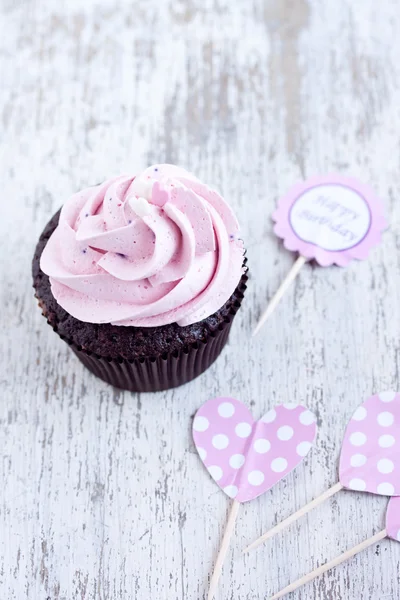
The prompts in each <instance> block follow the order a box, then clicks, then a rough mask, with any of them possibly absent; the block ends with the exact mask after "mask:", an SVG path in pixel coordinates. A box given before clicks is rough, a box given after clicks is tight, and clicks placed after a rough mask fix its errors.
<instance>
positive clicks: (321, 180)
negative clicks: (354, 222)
mask: <svg viewBox="0 0 400 600" xmlns="http://www.w3.org/2000/svg"><path fill="white" fill-rule="evenodd" d="M327 185H329V186H338V188H339V187H341V188H347V190H349V191H350V192H353V193H356V194H357V196H359V197H360V198H361V200H362V201H363V202H364V203H365V204H366V205H367V208H368V211H369V225H368V226H367V229H366V232H365V234H364V235H363V237H362V239H361V240H360V241H358V242H357V243H355V244H354V245H353V246H351V247H347V248H344V249H341V250H327V249H325V248H323V247H321V246H320V245H317V244H316V243H315V242H311V241H307V240H305V239H302V238H301V237H299V235H298V233H296V231H295V230H294V228H293V226H292V224H291V211H292V209H293V207H294V205H295V204H296V203H297V202H298V201H299V199H300V198H301V197H304V195H305V194H306V193H307V192H308V191H311V190H312V189H313V188H316V187H320V186H327ZM333 200H334V203H336V202H340V200H343V196H341V197H338V198H336V197H334V198H333ZM342 206H343V208H344V210H346V207H345V206H344V205H343V203H342ZM349 210H350V209H349ZM354 215H355V213H354ZM272 218H273V220H274V221H275V226H274V232H275V233H276V235H277V236H278V237H280V238H281V239H282V240H283V243H284V246H285V248H287V249H288V250H292V251H295V252H299V254H300V255H302V256H304V257H305V258H309V259H315V260H316V261H317V262H318V263H319V264H320V265H321V266H323V267H326V266H330V265H333V264H336V265H338V266H341V267H345V266H346V265H348V263H349V262H350V261H351V260H353V259H358V260H363V259H366V258H367V257H368V253H369V251H370V249H371V248H372V247H373V246H375V245H377V244H379V243H380V241H381V234H382V231H383V230H384V229H385V228H386V226H387V221H386V219H385V217H384V214H383V206H382V202H381V200H380V199H379V198H378V197H377V196H376V194H375V193H374V192H373V190H372V189H371V188H370V187H369V186H367V185H365V184H363V183H360V182H359V181H358V180H356V179H354V178H352V177H344V176H343V175H338V174H332V175H324V176H317V177H312V178H310V179H307V180H306V181H304V182H301V183H297V184H296V185H294V186H293V187H292V188H291V189H290V190H289V192H288V193H287V194H286V195H285V196H283V197H282V198H281V199H280V201H279V203H278V207H277V209H276V211H275V212H274V213H273V215H272ZM355 218H357V217H356V216H354V219H355ZM323 228H324V225H322V227H321V236H322V238H323ZM325 231H326V230H325Z"/></svg>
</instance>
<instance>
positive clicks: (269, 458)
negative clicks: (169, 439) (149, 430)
mask: <svg viewBox="0 0 400 600" xmlns="http://www.w3.org/2000/svg"><path fill="white" fill-rule="evenodd" d="M316 432H317V427H316V423H315V416H314V414H313V413H312V412H311V411H309V410H308V409H307V408H304V407H303V406H301V405H295V404H293V405H292V404H283V405H280V406H276V407H275V408H273V409H271V410H270V411H269V412H267V413H266V414H265V415H264V416H263V417H262V419H260V420H259V421H254V419H253V417H252V415H251V413H250V411H249V409H248V408H247V407H246V406H245V405H244V404H243V403H242V402H240V401H239V400H235V399H234V398H214V399H212V400H209V401H208V402H206V403H205V404H204V405H203V406H202V407H201V408H200V410H199V411H198V412H197V414H196V417H195V419H194V422H193V437H194V442H195V445H196V448H197V451H198V453H199V455H200V458H201V460H202V461H203V463H204V465H205V467H206V468H207V470H208V472H209V473H210V475H211V477H212V478H213V479H214V481H215V482H216V483H217V484H218V485H219V486H220V487H221V488H222V489H223V491H224V492H225V493H226V494H227V495H228V496H229V497H230V498H235V499H236V500H237V501H238V502H247V501H248V500H253V499H254V498H257V497H258V496H260V495H261V494H263V493H264V492H266V491H267V490H269V489H270V488H271V487H272V486H274V485H275V484H276V483H278V481H280V480H281V479H282V478H283V477H285V476H286V475H287V474H288V473H290V471H292V470H293V469H294V468H295V467H297V465H298V464H299V463H300V462H301V461H302V460H303V459H304V458H305V456H307V454H308V452H309V451H310V449H311V447H312V445H313V444H314V441H315V436H316Z"/></svg>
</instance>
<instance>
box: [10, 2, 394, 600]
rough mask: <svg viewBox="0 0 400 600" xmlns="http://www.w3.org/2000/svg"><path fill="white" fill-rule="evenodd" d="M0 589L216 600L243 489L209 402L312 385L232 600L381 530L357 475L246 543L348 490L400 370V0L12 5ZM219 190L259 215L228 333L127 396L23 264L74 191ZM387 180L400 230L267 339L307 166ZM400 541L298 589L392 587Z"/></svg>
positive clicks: (245, 517) (301, 398) (84, 596)
mask: <svg viewBox="0 0 400 600" xmlns="http://www.w3.org/2000/svg"><path fill="white" fill-rule="evenodd" d="M0 6H1V12H0V19H1V25H2V28H1V29H2V31H1V36H0V72H1V87H0V108H1V112H0V115H1V133H0V157H1V161H0V162H1V190H2V194H1V208H2V213H1V215H2V216H1V219H0V243H1V253H0V264H1V286H0V293H1V304H0V306H1V307H2V308H1V311H0V328H1V329H0V331H1V339H0V343H1V345H0V385H1V403H0V454H1V458H2V461H1V477H2V489H1V491H0V547H1V553H0V597H1V598H2V599H3V598H4V600H14V599H15V600H23V599H29V600H71V599H74V600H75V599H76V600H108V599H113V600H114V599H120V598H121V599H122V598H123V599H128V598H129V599H133V598H134V599H138V600H139V599H140V600H159V599H160V600H164V599H165V600H199V599H200V600H202V599H203V598H204V597H205V594H206V590H207V578H208V575H209V573H210V570H211V568H212V564H213V560H214V558H215V553H216V551H217V548H218V545H219V542H220V537H221V534H222V532H223V529H224V526H225V521H226V517H227V510H228V505H229V502H228V501H227V498H226V497H225V496H224V495H223V494H222V493H221V492H220V491H219V490H218V488H217V487H216V486H215V484H214V483H213V482H212V481H211V479H210V478H209V477H208V476H207V474H206V473H205V472H204V469H203V467H202V465H201V463H200V460H199V459H198V457H197V455H196V453H195V450H194V446H193V443H192V439H191V434H190V426H191V419H192V416H193V414H194V413H195V411H196V410H197V408H199V406H200V405H201V404H202V402H203V401H205V400H206V399H208V398H209V397H211V396H213V395H217V394H232V395H236V396H237V397H239V398H241V399H242V400H243V401H245V402H247V403H248V404H249V405H250V406H251V407H252V409H253V411H254V415H255V416H256V417H259V416H260V415H262V414H263V413H264V412H265V411H266V410H267V409H268V408H270V407H271V406H273V404H274V403H277V402H280V401H285V400H290V401H294V402H303V403H306V404H307V405H308V406H309V407H310V408H311V409H312V410H314V411H316V413H317V414H318V420H319V424H320V426H321V428H320V433H319V440H318V442H319V443H318V451H314V452H313V453H312V454H311V455H310V457H309V458H308V459H307V461H306V462H305V463H304V464H303V465H302V466H301V467H300V468H299V469H298V470H297V471H296V472H295V473H293V474H291V475H289V476H288V477H287V478H286V479H285V481H283V482H282V483H281V484H280V485H278V486H277V487H276V488H275V489H274V490H273V491H271V492H270V493H269V494H266V495H264V496H263V497H261V498H259V499H258V500H256V501H254V502H252V503H249V504H246V505H245V506H244V507H243V509H242V510H241V518H240V519H239V522H238V525H237V528H236V532H237V536H236V539H235V541H234V542H233V544H232V548H231V551H230V553H229V558H228V561H227V563H226V566H225V569H224V573H223V577H222V580H221V582H220V592H219V594H220V595H219V597H220V598H224V599H226V600H258V599H262V598H265V597H267V596H269V595H272V593H273V592H276V591H277V590H279V589H280V588H281V587H284V586H285V585H287V584H288V583H289V582H290V581H293V580H294V579H296V578H298V577H299V576H301V575H303V574H305V573H306V572H308V571H309V570H311V569H312V568H314V567H315V566H318V565H319V564H321V563H322V562H324V561H325V560H326V559H330V558H332V557H334V556H336V555H337V554H338V553H339V552H340V551H343V550H345V549H347V548H350V547H351V546H353V545H355V544H357V543H359V542H360V541H362V540H363V539H365V538H366V537H368V536H370V535H372V534H373V533H375V532H377V531H379V530H380V529H381V528H382V526H383V520H384V513H385V507H386V501H385V500H384V499H382V498H375V497H370V496H366V495H362V494H357V493H350V492H343V493H341V494H339V495H338V497H337V498H335V499H333V500H332V501H330V502H327V503H326V504H325V505H324V506H321V507H320V508H319V509H318V510H316V511H315V512H313V513H312V514H310V515H308V516H307V518H305V519H304V520H303V521H302V522H300V523H299V524H298V525H296V526H292V527H291V528H290V529H289V530H288V531H286V532H284V533H283V534H282V535H280V536H278V537H277V538H275V539H274V540H271V541H270V542H269V543H268V545H266V546H264V547H263V548H261V549H259V550H258V551H257V552H256V553H253V554H249V555H248V556H242V554H241V549H242V548H243V547H244V546H245V545H246V544H248V543H249V542H250V541H252V540H253V539H255V538H256V537H257V536H258V535H260V534H261V533H262V532H263V531H265V530H266V529H267V528H268V527H270V526H272V525H273V524H274V523H275V522H276V521H277V520H278V519H281V518H283V517H286V516H288V515H289V514H291V512H293V510H295V509H298V508H299V507H300V506H302V505H303V504H304V503H305V502H307V501H309V500H311V499H312V498H313V497H315V496H317V495H318V494H319V493H321V492H322V491H323V490H325V489H326V488H328V487H329V486H330V485H332V484H333V483H334V482H335V480H336V477H337V472H336V469H337V458H338V454H339V448H340V443H341V440H342V436H343V430H344V426H345V424H346V422H347V420H348V418H349V416H350V415H351V413H352V411H353V409H354V408H355V407H356V406H357V405H358V404H359V403H360V402H361V401H362V400H363V399H364V398H365V397H366V396H367V395H369V394H370V393H371V392H372V391H379V390H380V389H387V388H399V385H400V382H399V367H400V353H399V342H400V286H399V273H400V235H399V225H400V204H399V195H400V178H399V167H400V145H399V135H398V132H399V131H400V110H399V106H400V62H399V56H400V5H399V2H398V1H397V0H380V2H378V3H377V2H376V0H326V1H325V2H321V1H320V0H243V1H237V2H232V1H231V0H164V1H160V0H147V1H146V2H141V1H139V0H137V1H136V2H128V1H126V2H117V1H116V0H103V1H98V2H95V1H94V0H86V1H85V2H81V1H80V0H69V1H68V2H61V1H60V2H46V1H45V0H36V1H33V0H32V1H28V0H26V1H23V0H19V1H12V0H2V2H1V3H0ZM161 161H168V162H174V163H178V164H182V165H183V166H187V167H188V168H189V169H190V170H192V171H194V172H195V173H196V174H197V175H198V176H199V177H200V178H202V179H204V180H205V181H208V182H210V183H212V184H213V185H214V186H215V187H217V188H219V189H220V190H221V191H222V192H223V194H224V195H225V196H226V197H227V198H228V199H229V200H230V201H231V203H232V204H233V206H234V208H235V209H236V211H237V212H238V215H239V217H240V219H241V222H242V225H243V236H244V238H245V240H246V245H247V248H248V256H249V264H250V268H251V281H250V285H249V288H248V294H247V298H246V302H245V310H243V311H242V312H241V313H240V314H239V315H238V317H237V319H236V321H235V326H234V328H233V332H232V335H231V338H230V343H229V346H228V347H227V348H226V349H225V350H224V352H223V354H222V355H221V357H220V359H219V360H218V361H217V363H216V364H215V365H214V366H213V367H212V368H210V369H209V371H208V372H207V373H206V374H205V375H204V376H202V377H201V378H200V379H199V380H197V381H194V382H192V383H191V384H188V385H187V386H185V387H182V388H180V389H177V390H173V391H170V392H167V393H159V394H154V395H133V394H130V393H124V392H120V391H117V390H113V389H111V388H109V387H107V385H105V384H103V383H102V382H101V381H98V380H96V379H95V378H94V377H93V376H92V375H91V374H90V373H88V372H87V371H86V370H85V369H84V367H83V366H82V365H81V364H80V363H78V361H77V360H76V359H75V357H74V356H73V355H72V353H71V352H70V351H69V349H68V348H67V347H66V345H65V344H63V343H62V342H61V341H60V340H59V339H58V338H57V336H56V335H55V334H54V333H53V332H52V331H51V329H50V328H49V327H47V326H46V323H45V322H44V320H43V319H42V318H41V316H40V313H39V310H38V309H37V308H36V307H35V302H34V300H33V293H32V289H31V279H30V261H31V256H32V253H33V249H34V245H35V242H36V240H37V238H38V236H39V234H40V232H41V230H42V228H43V226H44V224H45V223H46V222H47V220H48V219H49V217H50V216H51V215H52V214H53V212H55V210H56V209H57V208H58V207H59V206H60V204H61V203H62V202H63V201H64V200H65V199H66V198H67V197H68V196H69V195H70V194H71V193H73V192H74V191H76V190H77V189H79V188H80V187H83V186H86V185H88V184H92V183H96V182H99V181H101V180H103V179H104V178H105V177H109V176H111V175H113V174H117V173H120V172H124V171H132V170H133V171H135V170H136V169H139V168H143V167H145V166H146V165H148V164H151V163H153V162H161ZM330 171H341V172H343V173H348V174H352V175H354V176H356V177H359V178H360V179H362V180H363V181H365V182H369V183H371V184H372V185H373V186H374V188H375V189H376V191H377V193H378V194H379V195H380V196H381V197H382V198H383V200H384V202H385V205H386V209H387V215H388V217H389V219H390V224H391V226H390V229H389V231H388V232H387V233H386V234H385V236H384V241H383V243H382V244H381V245H380V246H379V248H376V249H374V250H373V252H372V253H371V256H370V259H369V260H368V261H364V262H362V263H358V264H355V263H352V264H351V265H350V266H349V267H348V268H346V269H339V268H330V269H321V268H314V267H312V266H309V265H306V266H305V267H304V269H303V270H302V273H301V275H300V276H299V277H298V280H297V281H296V283H295V285H294V286H293V288H292V289H291V291H290V292H289V293H288V294H287V296H286V298H285V300H284V301H283V302H282V303H281V304H280V306H279V308H278V309H277V311H276V313H275V315H274V317H273V318H271V320H270V321H269V322H268V324H267V326H266V327H265V328H264V329H263V331H262V333H261V334H260V335H259V336H258V337H257V338H255V339H254V340H252V339H251V337H250V334H251V331H252V329H253V327H254V325H255V323H256V321H257V318H258V316H259V314H260V311H261V310H262V308H263V307H264V306H265V302H266V299H267V298H268V297H270V296H271V295H272V293H273V292H274V291H275V290H276V288H277V286H278V284H279V282H280V281H281V280H282V278H283V277H284V275H285V274H286V273H287V271H288V270H289V268H290V266H291V265H292V264H293V260H294V257H293V256H292V255H291V254H290V253H289V252H287V251H285V250H284V249H283V248H282V247H281V244H280V243H279V241H278V240H277V239H276V238H275V237H274V235H273V234H272V226H271V221H270V215H271V212H272V210H273V208H274V206H275V204H276V201H277V199H278V197H279V196H280V195H281V194H282V193H284V192H285V191H286V190H287V188H288V187H289V186H290V185H291V184H292V183H293V182H295V181H296V180H298V179H301V178H303V177H307V176H309V175H312V174H315V173H326V172H330ZM399 596H400V545H398V544H395V543H394V542H390V541H384V542H382V543H381V544H379V546H377V547H374V548H370V549H369V550H367V551H366V552H364V553H363V554H362V555H360V556H358V557H356V558H354V559H353V560H352V561H350V562H349V563H348V564H346V565H343V566H341V567H338V568H337V569H335V570H334V571H332V572H330V573H328V574H326V575H324V576H323V577H321V578H320V579H318V580H316V581H315V582H313V583H312V584H310V585H308V586H306V587H304V588H303V589H301V590H299V591H297V592H296V593H294V594H293V595H292V596H291V600H311V599H315V598H321V599H323V600H356V599H357V600H358V599H359V598H368V599H374V600H375V599H376V600H389V599H390V600H392V599H393V600H394V599H397V598H399Z"/></svg>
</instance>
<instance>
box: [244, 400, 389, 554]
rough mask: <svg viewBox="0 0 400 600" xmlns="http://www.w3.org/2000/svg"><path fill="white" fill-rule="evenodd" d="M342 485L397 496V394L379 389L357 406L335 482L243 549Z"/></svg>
mask: <svg viewBox="0 0 400 600" xmlns="http://www.w3.org/2000/svg"><path fill="white" fill-rule="evenodd" d="M343 488H347V489H349V490H356V491H360V492H370V493H372V494H379V495H382V496H400V394H399V393H396V392H381V393H380V394H376V395H375V396H371V397H370V398H368V400H366V401H365V402H364V403H363V404H361V406H359V407H358V408H357V410H356V411H355V413H354V414H353V417H352V418H351V420H350V422H349V424H348V426H347V429H346V433H345V436H344V441H343V446H342V452H341V456H340V466H339V482H338V483H336V484H335V485H334V486H333V487H331V488H330V489H329V490H327V491H326V492H324V493H323V494H322V495H321V496H319V497H318V498H316V499H315V500H313V501H312V502H310V503H309V504H307V505H306V506H304V507H303V508H301V509H300V510H299V511H297V512H296V513H294V514H293V515H291V516H290V517H288V518H287V519H285V520H284V521H282V522H281V523H279V524H278V525H276V527H274V528H273V529H271V530H270V531H268V532H267V533H265V534H264V535H263V536H261V537H260V538H259V539H257V540H256V541H255V542H253V543H252V544H251V545H250V546H248V547H247V548H246V550H245V552H246V551H248V550H251V549H253V548H256V547H257V546H259V545H260V544H262V543H263V542H265V541H266V540H268V539H269V538H271V537H272V536H274V535H275V534H277V533H278V532H279V531H282V530H283V529H285V528H286V527H288V526H289V525H290V524H291V523H293V522H294V521H297V519H299V518H300V517H302V516H303V515H305V514H307V513H308V512H309V511H310V510H312V509H313V508H315V507H316V506H318V505H319V504H321V503H322V502H323V501H324V500H326V499H327V498H329V497H330V496H333V495H334V494H336V492H339V491H340V490H342V489H343Z"/></svg>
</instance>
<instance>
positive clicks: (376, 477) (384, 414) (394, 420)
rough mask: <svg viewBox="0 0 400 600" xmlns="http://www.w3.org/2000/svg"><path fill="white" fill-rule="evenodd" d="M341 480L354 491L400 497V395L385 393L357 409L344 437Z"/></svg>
mask: <svg viewBox="0 0 400 600" xmlns="http://www.w3.org/2000/svg"><path fill="white" fill-rule="evenodd" d="M339 479H340V483H341V484H342V486H343V487H345V488H348V489H350V490H356V491H360V492H371V493H372V494H380V495H383V496H400V394H398V393H396V392H391V391H390V392H381V393H379V394H375V395H374V396H371V397H370V398H368V400H366V401H365V402H364V403H363V404H361V406H359V407H358V408H357V410H356V411H355V413H354V414H353V416H352V418H351V420H350V422H349V424H348V426H347V429H346V433H345V436H344V441H343V446H342V452H341V456H340V466H339Z"/></svg>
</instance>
